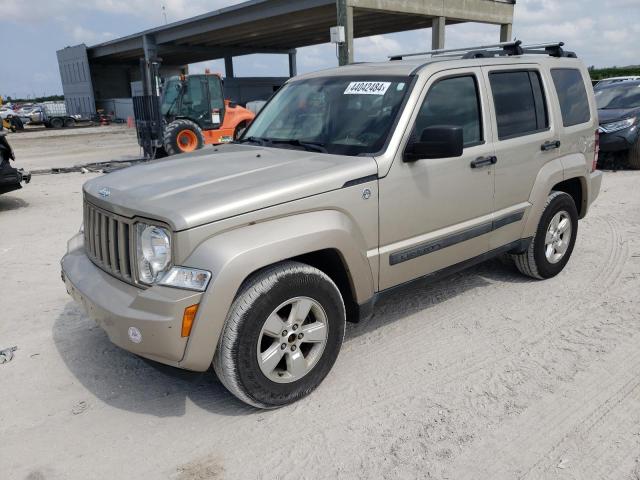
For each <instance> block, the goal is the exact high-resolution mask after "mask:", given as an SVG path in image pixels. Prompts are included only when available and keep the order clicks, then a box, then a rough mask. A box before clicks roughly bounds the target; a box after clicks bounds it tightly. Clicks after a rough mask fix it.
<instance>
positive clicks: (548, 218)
mask: <svg viewBox="0 0 640 480" xmlns="http://www.w3.org/2000/svg"><path fill="white" fill-rule="evenodd" d="M577 233H578V210H577V209H576V204H575V203H574V201H573V198H572V197H571V195H569V194H567V193H564V192H551V195H549V198H548V199H547V204H546V206H545V208H544V211H543V212H542V217H541V218H540V223H539V224H538V230H537V231H536V235H535V237H533V241H532V242H531V244H530V245H529V248H528V249H527V251H525V252H523V253H520V254H517V255H513V259H514V260H515V264H516V267H517V268H518V270H519V271H520V273H522V274H523V275H527V276H528V277H532V278H537V279H545V278H551V277H555V276H556V275H557V274H559V273H560V272H561V271H562V270H563V269H564V267H565V265H566V264H567V262H568V261H569V258H570V257H571V253H572V252H573V247H574V245H575V243H576V235H577Z"/></svg>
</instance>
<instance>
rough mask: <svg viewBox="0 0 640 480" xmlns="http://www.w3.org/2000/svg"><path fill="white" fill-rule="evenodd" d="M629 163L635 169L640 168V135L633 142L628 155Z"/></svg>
mask: <svg viewBox="0 0 640 480" xmlns="http://www.w3.org/2000/svg"><path fill="white" fill-rule="evenodd" d="M627 163H628V164H629V167H630V168H631V169H633V170H640V137H638V139H637V140H636V143H634V144H633V147H631V149H630V150H629V154H628V155H627Z"/></svg>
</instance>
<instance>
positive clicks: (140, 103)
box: [133, 58, 164, 159]
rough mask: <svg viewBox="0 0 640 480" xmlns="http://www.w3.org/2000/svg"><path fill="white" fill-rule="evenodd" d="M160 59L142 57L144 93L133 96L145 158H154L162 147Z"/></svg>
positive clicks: (137, 129) (139, 142)
mask: <svg viewBox="0 0 640 480" xmlns="http://www.w3.org/2000/svg"><path fill="white" fill-rule="evenodd" d="M159 70H160V60H159V59H157V60H156V61H152V62H150V64H149V65H147V62H146V61H145V60H144V59H143V58H141V59H140V73H141V78H142V86H143V94H142V96H138V97H133V111H134V115H135V119H136V133H137V135H138V144H139V145H140V146H141V147H142V150H143V151H144V156H145V158H148V159H153V158H155V156H156V152H157V151H158V150H159V149H161V148H162V145H163V132H164V121H163V118H162V113H161V111H160V75H159Z"/></svg>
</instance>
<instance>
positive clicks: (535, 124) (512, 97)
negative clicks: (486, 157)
mask: <svg viewBox="0 0 640 480" xmlns="http://www.w3.org/2000/svg"><path fill="white" fill-rule="evenodd" d="M489 81H490V82H491V91H492V92H493V102H494V104H495V109H496V119H497V122H498V138H499V139H500V140H505V139H508V138H513V137H519V136H522V135H529V134H531V133H536V132H540V131H542V130H545V129H547V128H548V127H549V118H548V115H547V104H546V102H545V97H544V90H543V88H542V81H541V80H540V74H539V73H538V72H536V71H529V70H518V71H501V72H493V73H490V74H489Z"/></svg>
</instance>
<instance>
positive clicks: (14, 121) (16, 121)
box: [11, 117, 24, 131]
mask: <svg viewBox="0 0 640 480" xmlns="http://www.w3.org/2000/svg"><path fill="white" fill-rule="evenodd" d="M11 126H12V127H14V128H15V130H24V123H22V120H21V119H20V118H18V117H11ZM15 130H14V131H15Z"/></svg>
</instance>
